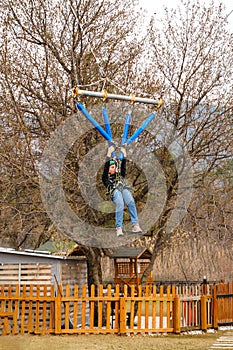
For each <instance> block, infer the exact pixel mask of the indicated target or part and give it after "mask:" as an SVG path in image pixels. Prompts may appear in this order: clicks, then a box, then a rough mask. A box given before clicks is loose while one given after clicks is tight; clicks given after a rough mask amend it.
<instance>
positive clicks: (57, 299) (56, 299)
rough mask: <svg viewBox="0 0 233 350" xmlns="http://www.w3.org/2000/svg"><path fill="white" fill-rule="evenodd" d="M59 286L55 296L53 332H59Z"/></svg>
mask: <svg viewBox="0 0 233 350" xmlns="http://www.w3.org/2000/svg"><path fill="white" fill-rule="evenodd" d="M60 288H62V287H61V286H59V290H58V293H57V296H56V297H55V334H61V312H62V310H61V298H62V296H61V293H60V292H59V291H60Z"/></svg>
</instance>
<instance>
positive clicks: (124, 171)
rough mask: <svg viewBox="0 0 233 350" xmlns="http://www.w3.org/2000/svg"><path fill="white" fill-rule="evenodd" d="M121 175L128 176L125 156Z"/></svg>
mask: <svg viewBox="0 0 233 350" xmlns="http://www.w3.org/2000/svg"><path fill="white" fill-rule="evenodd" d="M121 176H122V177H125V176H126V158H123V159H122V162H121Z"/></svg>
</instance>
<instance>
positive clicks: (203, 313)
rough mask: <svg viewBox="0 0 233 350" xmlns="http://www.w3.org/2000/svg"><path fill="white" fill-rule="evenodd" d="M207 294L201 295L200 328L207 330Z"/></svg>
mask: <svg viewBox="0 0 233 350" xmlns="http://www.w3.org/2000/svg"><path fill="white" fill-rule="evenodd" d="M206 303H207V296H206V295H202V296H201V329H202V330H203V331H207V307H206Z"/></svg>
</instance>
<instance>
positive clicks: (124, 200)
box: [112, 189, 138, 227]
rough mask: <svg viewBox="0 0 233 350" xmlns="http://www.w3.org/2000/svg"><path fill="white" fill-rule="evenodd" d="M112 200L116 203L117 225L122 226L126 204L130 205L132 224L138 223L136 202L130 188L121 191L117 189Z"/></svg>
mask: <svg viewBox="0 0 233 350" xmlns="http://www.w3.org/2000/svg"><path fill="white" fill-rule="evenodd" d="M112 201H113V203H115V204H116V227H122V224H123V215H124V207H125V205H127V207H128V210H129V214H130V219H131V222H132V225H133V226H134V225H136V224H138V214H137V208H136V204H135V201H134V198H133V196H132V194H131V192H130V191H129V190H127V189H124V190H123V191H119V190H117V189H116V190H115V191H114V193H113V197H112Z"/></svg>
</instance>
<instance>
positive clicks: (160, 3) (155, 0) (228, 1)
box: [135, 0, 233, 32]
mask: <svg viewBox="0 0 233 350" xmlns="http://www.w3.org/2000/svg"><path fill="white" fill-rule="evenodd" d="M135 2H137V3H138V4H139V5H140V6H142V7H143V8H145V9H147V10H148V12H149V14H153V13H154V12H156V14H157V15H159V14H161V13H162V11H163V8H164V7H168V8H174V7H175V6H176V5H177V6H178V5H179V4H180V0H135ZM200 2H203V3H205V4H208V3H211V0H202V1H200ZM214 2H215V3H216V5H218V4H219V3H220V2H221V3H223V4H224V5H225V7H226V14H228V13H230V12H231V11H232V10H233V0H214ZM228 22H229V28H230V30H231V31H232V32H233V12H232V13H231V14H230V16H229V17H228Z"/></svg>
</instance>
